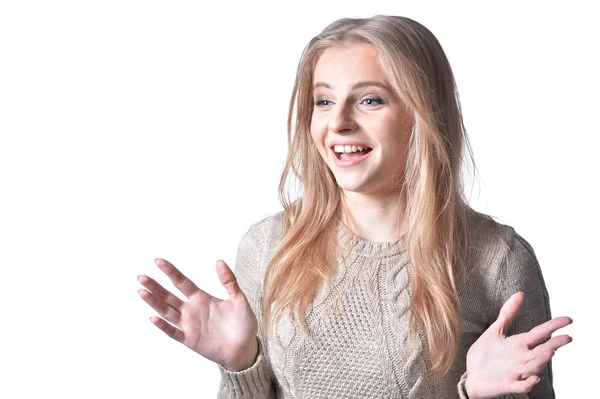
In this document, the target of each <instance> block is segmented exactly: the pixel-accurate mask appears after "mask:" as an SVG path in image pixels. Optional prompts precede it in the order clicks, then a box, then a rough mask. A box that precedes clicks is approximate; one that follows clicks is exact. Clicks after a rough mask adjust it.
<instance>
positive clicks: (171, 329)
mask: <svg viewBox="0 0 600 399" xmlns="http://www.w3.org/2000/svg"><path fill="white" fill-rule="evenodd" d="M156 264H157V266H158V267H159V268H160V269H161V270H162V271H163V272H165V273H166V274H167V275H168V276H169V278H170V279H171V281H172V282H173V283H174V284H175V286H176V287H177V288H178V289H179V290H180V291H181V292H182V293H183V294H184V295H185V296H186V297H187V298H188V299H189V300H188V301H187V302H184V301H182V300H180V299H179V298H178V297H177V296H175V295H173V294H172V293H170V292H169V291H167V290H166V289H165V288H163V287H162V286H161V285H160V284H158V283H157V282H156V281H155V280H153V279H151V278H150V277H148V276H140V277H139V281H140V282H141V283H142V284H143V285H144V287H146V288H147V289H148V290H140V292H139V293H140V296H141V297H142V299H144V301H146V303H148V304H149V305H150V306H152V307H153V308H154V309H155V310H156V311H157V312H158V313H159V314H160V315H161V316H162V317H163V318H164V320H163V319H161V318H159V317H152V318H151V320H152V322H153V323H154V324H155V325H156V326H157V327H158V328H160V329H161V330H162V331H164V332H165V333H166V334H167V335H169V336H170V337H171V338H173V339H175V340H177V341H179V342H181V343H182V344H184V345H186V346H187V347H189V348H190V349H192V350H194V351H195V352H197V353H199V354H200V355H202V356H204V357H206V358H207V359H210V360H212V361H214V362H217V363H219V364H222V365H223V366H225V367H227V368H230V369H244V368H247V367H249V366H250V365H252V363H253V360H254V358H256V354H257V351H258V344H257V342H256V334H257V330H258V323H257V320H256V316H255V315H254V312H253V311H252V308H251V307H250V305H249V304H248V301H247V299H246V296H245V295H244V293H243V292H242V291H241V290H240V288H239V286H238V284H237V281H236V279H235V276H234V275H233V272H232V271H231V269H229V267H228V266H227V265H226V264H225V263H224V262H221V263H217V272H218V274H219V278H220V280H221V282H222V283H223V285H224V286H225V287H226V288H227V291H228V293H229V299H227V300H221V299H218V298H215V297H213V296H212V295H209V294H207V293H206V292H204V291H203V290H201V289H200V288H198V287H197V286H196V285H195V284H194V283H193V282H192V281H191V280H189V279H188V278H187V277H186V276H184V275H183V274H182V273H181V272H180V271H179V270H177V269H176V268H175V266H173V265H172V264H170V263H169V262H167V261H165V260H163V259H157V261H156ZM165 320H166V321H165ZM167 321H168V322H169V323H170V324H169V323H167Z"/></svg>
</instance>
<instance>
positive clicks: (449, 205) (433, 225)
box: [262, 15, 470, 376]
mask: <svg viewBox="0 0 600 399" xmlns="http://www.w3.org/2000/svg"><path fill="white" fill-rule="evenodd" d="M348 42H360V43H367V44H370V45H372V46H373V47H374V48H375V49H376V51H377V53H378V55H379V60H380V64H381V68H382V70H383V71H384V73H385V75H386V77H387V78H388V80H389V83H390V84H391V86H392V88H393V89H394V90H395V91H396V94H397V95H398V97H399V98H400V99H401V100H402V102H403V103H404V104H405V106H406V107H407V109H408V110H409V111H410V112H412V114H413V122H414V123H413V129H412V132H410V133H411V136H410V141H409V148H408V152H407V158H406V168H405V175H404V180H403V182H402V184H403V185H402V187H401V191H400V195H399V199H398V200H399V203H401V204H403V208H402V209H403V212H402V214H403V219H404V221H405V223H406V226H407V232H406V236H405V240H406V241H405V243H406V249H407V254H408V257H409V261H410V264H411V266H412V272H413V276H412V280H411V290H412V299H411V303H410V321H409V331H410V333H409V340H410V342H414V340H415V339H417V337H418V330H419V329H420V328H423V329H424V332H425V334H426V340H427V344H428V345H427V346H426V349H427V350H428V351H429V354H430V358H431V360H432V363H431V366H430V367H431V370H430V371H432V372H433V373H434V375H436V376H440V375H442V374H443V373H445V372H446V371H447V370H448V369H449V368H450V366H451V365H452V363H453V361H454V358H455V356H456V352H457V348H458V342H459V337H460V331H459V302H458V293H457V279H458V278H459V276H460V274H461V266H462V264H463V262H464V259H465V252H466V245H467V244H466V223H467V222H466V219H467V216H468V214H469V213H470V208H469V207H468V206H467V204H466V201H465V200H464V196H463V189H462V183H461V179H460V170H461V165H462V163H463V158H464V157H465V155H468V159H470V149H469V146H468V142H467V138H466V135H465V129H464V125H463V121H462V116H461V109H460V101H459V98H458V93H457V90H456V85H455V81H454V77H453V74H452V70H451V68H450V64H449V63H448V60H447V58H446V56H445V54H444V51H443V50H442V47H441V46H440V44H439V43H438V41H437V39H436V38H435V36H434V35H433V34H432V33H431V32H430V31H429V30H428V29H427V28H425V27H424V26H423V25H421V24H419V23H417V22H415V21H413V20H411V19H409V18H404V17H395V16H379V15H378V16H374V17H371V18H366V19H350V18H345V19H340V20H338V21H335V22H334V23H332V24H330V25H329V26H328V27H327V28H325V29H324V30H323V31H322V32H321V33H320V34H319V35H317V36H316V37H314V38H313V39H312V40H311V41H310V42H309V44H308V45H307V47H306V48H305V49H304V52H303V54H302V57H301V59H300V63H299V65H298V71H297V76H296V81H295V84H294V89H293V92H292V98H291V101H290V106H289V115H288V145H289V153H288V158H287V161H286V164H285V167H284V170H283V174H282V177H281V181H280V185H279V194H280V201H281V203H282V205H283V207H284V211H285V226H284V236H283V239H282V241H281V243H280V244H279V246H278V247H277V249H276V250H275V253H274V255H273V257H272V258H271V260H270V262H269V265H268V267H267V271H266V275H265V281H264V312H263V320H262V324H263V332H264V334H265V335H267V334H268V335H270V334H271V333H272V329H273V325H274V321H275V319H276V317H277V315H278V314H279V313H280V312H281V311H283V310H284V309H285V308H288V309H289V311H290V313H292V309H295V310H296V314H297V318H298V321H299V322H300V325H301V326H302V328H303V331H305V326H304V323H305V321H306V319H305V313H306V310H307V307H308V306H309V304H310V303H311V301H313V300H314V298H315V296H316V294H317V292H318V291H319V289H320V288H321V287H323V285H324V284H328V285H329V284H331V281H332V279H333V276H334V273H335V272H336V268H337V263H336V256H337V255H336V251H335V249H336V239H337V232H338V227H339V223H341V215H342V212H343V205H342V196H341V192H340V188H339V186H338V185H337V184H336V181H335V178H334V176H333V174H332V173H331V171H330V170H329V169H328V167H327V165H326V164H325V162H324V161H323V160H322V158H321V156H320V155H319V153H318V151H317V149H316V148H315V146H314V145H313V142H312V139H311V135H310V124H311V117H312V111H313V98H312V95H313V93H312V85H313V73H314V69H315V66H316V63H317V61H318V59H319V57H320V55H321V54H322V53H323V51H324V50H325V49H327V48H330V47H333V46H337V45H341V44H344V43H348ZM294 179H296V181H297V182H298V183H299V184H300V186H301V188H302V197H301V198H300V199H297V200H292V199H291V198H290V194H289V193H288V188H290V187H289V186H290V182H292V181H293V180H294Z"/></svg>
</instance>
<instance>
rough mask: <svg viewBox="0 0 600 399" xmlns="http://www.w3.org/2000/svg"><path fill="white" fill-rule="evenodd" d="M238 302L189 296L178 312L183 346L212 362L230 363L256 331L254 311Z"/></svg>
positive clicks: (201, 295)
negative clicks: (182, 334) (179, 313)
mask: <svg viewBox="0 0 600 399" xmlns="http://www.w3.org/2000/svg"><path fill="white" fill-rule="evenodd" d="M242 299H243V300H239V298H238V300H237V301H235V300H233V299H232V298H229V299H228V300H226V301H223V300H221V299H218V298H215V297H213V296H210V295H208V294H206V293H198V294H197V295H194V296H192V297H191V298H190V300H189V302H187V303H186V304H184V307H183V309H182V312H181V330H182V331H183V333H184V341H183V344H184V345H186V346H188V347H189V348H190V349H192V350H194V351H196V352H198V353H199V354H201V355H203V356H204V357H206V358H208V359H210V360H212V361H215V362H219V363H223V362H221V361H220V360H223V361H224V362H225V363H230V362H231V360H233V358H234V357H235V355H236V354H237V353H239V352H240V351H241V350H243V348H244V347H245V345H247V343H248V339H249V338H252V337H255V336H256V332H257V329H258V328H257V321H256V316H255V315H254V312H253V311H252V309H251V308H250V305H249V304H248V302H247V301H246V300H245V298H242Z"/></svg>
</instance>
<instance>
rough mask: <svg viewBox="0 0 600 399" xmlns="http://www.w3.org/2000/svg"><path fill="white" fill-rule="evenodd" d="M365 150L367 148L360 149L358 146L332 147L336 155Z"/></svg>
mask: <svg viewBox="0 0 600 399" xmlns="http://www.w3.org/2000/svg"><path fill="white" fill-rule="evenodd" d="M367 148H369V147H362V146H360V145H335V146H333V150H334V151H335V152H337V153H342V152H357V151H362V150H366V149H367Z"/></svg>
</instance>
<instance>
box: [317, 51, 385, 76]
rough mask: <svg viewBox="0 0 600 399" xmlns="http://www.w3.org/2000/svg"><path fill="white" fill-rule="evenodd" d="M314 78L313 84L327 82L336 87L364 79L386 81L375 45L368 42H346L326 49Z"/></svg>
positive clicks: (320, 58) (319, 60) (318, 63)
mask: <svg viewBox="0 0 600 399" xmlns="http://www.w3.org/2000/svg"><path fill="white" fill-rule="evenodd" d="M313 79H314V82H313V84H314V83H316V82H325V83H328V84H330V85H332V86H334V87H337V86H339V85H342V86H347V85H352V84H353V83H357V82H360V81H364V80H373V81H381V82H385V81H386V79H385V76H384V72H383V70H382V69H381V65H380V63H379V55H378V54H377V51H376V50H375V47H373V46H372V45H370V44H366V43H344V44H343V45H337V46H334V47H329V48H327V49H326V50H324V51H323V53H322V54H321V56H320V57H319V59H318V61H317V64H316V65H315V70H314V77H313Z"/></svg>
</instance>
